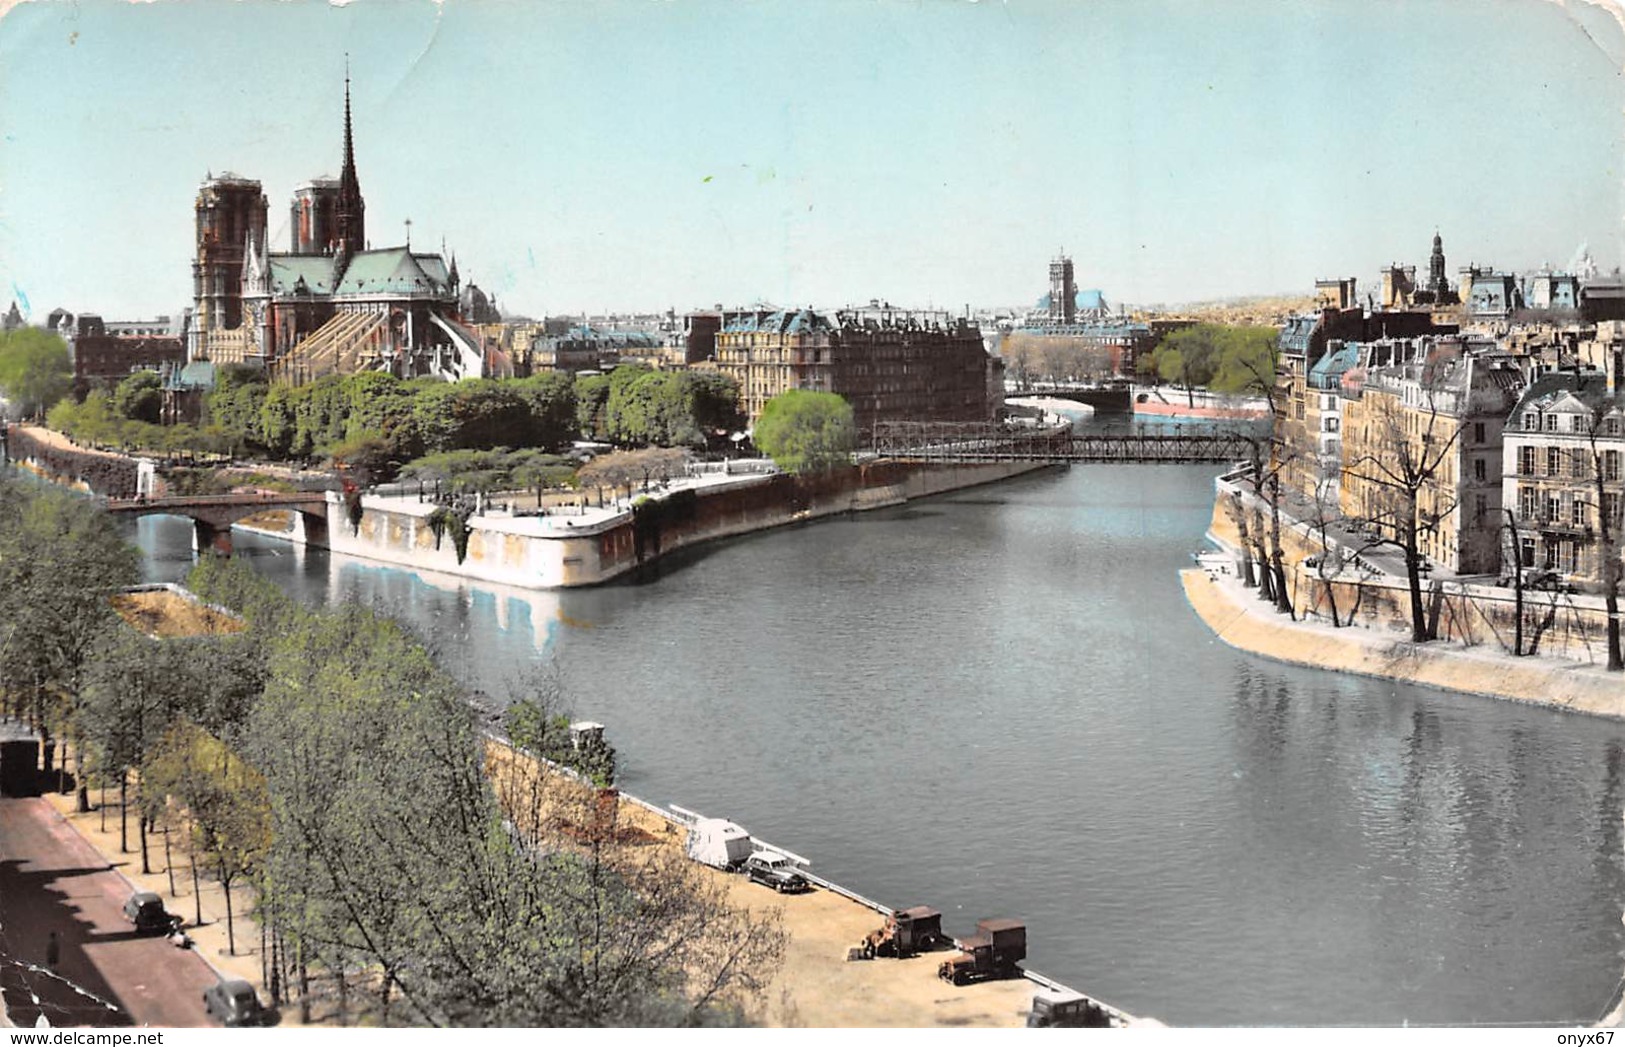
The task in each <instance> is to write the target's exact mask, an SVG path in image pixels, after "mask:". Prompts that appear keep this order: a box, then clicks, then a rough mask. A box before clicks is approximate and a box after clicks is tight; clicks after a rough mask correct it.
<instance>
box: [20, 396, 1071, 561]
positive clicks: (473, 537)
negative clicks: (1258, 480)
mask: <svg viewBox="0 0 1625 1047" xmlns="http://www.w3.org/2000/svg"><path fill="white" fill-rule="evenodd" d="M7 431H8V435H9V443H10V447H11V457H12V460H13V461H14V462H16V463H17V464H19V465H21V466H23V467H25V468H29V469H31V470H33V471H35V472H37V473H39V474H40V475H42V476H44V477H46V478H47V479H50V480H53V481H55V482H57V483H62V484H65V485H68V486H72V487H75V488H76V489H79V490H86V491H89V492H91V493H95V494H100V495H112V496H114V497H120V498H130V497H134V496H135V495H137V494H143V495H146V496H148V497H153V498H161V497H163V494H164V492H163V489H162V477H161V476H157V475H156V474H155V471H154V470H155V464H154V463H153V462H151V461H148V460H146V459H134V458H128V457H124V456H120V455H116V454H112V453H110V452H104V451H99V450H92V449H86V448H80V447H78V446H77V445H75V444H73V443H72V442H71V441H69V440H68V439H67V438H66V437H64V436H62V435H61V434H59V433H54V432H51V431H50V430H42V429H39V428H38V427H33V426H11V427H9V429H8V430H7ZM1052 468H1055V466H1054V465H1053V464H1052V463H1048V462H1040V461H1010V462H977V463H943V462H921V461H905V460H894V459H882V460H873V461H868V462H864V463H863V464H861V465H854V466H850V467H847V468H845V469H840V470H836V471H832V472H829V473H824V474H821V475H817V476H794V475H789V474H784V473H772V474H766V475H764V474H761V473H755V472H753V473H745V474H735V473H733V472H731V471H723V472H721V473H704V474H700V475H695V476H690V477H685V478H682V479H679V480H674V481H670V482H666V483H663V484H661V485H659V486H657V487H651V488H650V489H649V490H647V491H646V492H644V493H642V494H638V495H636V496H633V497H630V498H623V499H619V500H615V501H612V502H611V503H610V504H608V505H596V506H595V505H590V504H588V499H587V497H586V496H585V495H583V496H582V497H581V499H580V502H579V504H577V505H574V506H567V507H555V508H553V509H552V510H550V511H548V512H546V513H535V512H515V511H513V510H512V509H509V508H503V507H502V506H503V505H504V503H503V502H502V500H501V499H493V500H492V501H491V502H489V503H487V504H485V505H484V506H483V508H482V510H481V511H480V512H477V513H474V514H469V515H466V516H465V515H460V514H454V513H450V512H446V511H441V510H442V508H443V507H441V506H439V505H437V504H436V503H435V502H433V501H432V500H429V499H427V498H425V497H424V496H423V495H422V494H421V493H411V492H398V493H394V494H377V493H374V494H367V493H363V494H361V495H359V499H358V500H355V499H352V498H348V497H346V496H345V495H344V494H342V493H340V492H338V491H329V492H327V496H326V498H327V501H326V511H325V524H326V526H325V527H323V526H320V525H321V523H322V522H323V517H322V515H321V514H316V515H314V516H313V517H312V518H311V519H310V520H308V521H307V520H306V518H305V516H304V514H303V512H295V513H290V514H288V523H287V526H286V528H285V529H282V530H277V529H274V528H271V527H267V526H265V523H266V521H265V520H264V519H263V518H256V519H254V520H253V525H252V526H251V527H249V528H248V529H249V530H251V531H252V532H253V533H256V534H261V535H265V536H268V537H273V538H278V539H282V540H286V541H290V542H293V543H296V544H300V545H307V546H311V547H315V548H324V549H328V550H331V551H332V552H336V553H342V554H344V555H347V556H354V557H359V558H361V559H366V560H373V561H376V562H379V563H386V564H391V565H394V566H399V567H407V568H413V569H422V570H430V571H438V572H440V573H442V574H448V575H454V576H457V577H462V578H472V579H475V580H478V581H484V582H491V583H496V584H501V585H509V586H515V587H519V588H524V589H569V588H578V587H585V586H594V585H602V584H604V583H605V582H610V581H613V580H615V579H617V578H621V577H623V576H626V575H629V574H633V573H635V572H638V571H641V570H644V569H646V568H650V567H653V566H654V565H655V564H657V563H658V561H659V560H660V559H661V558H662V557H663V556H665V555H667V554H669V553H672V552H675V551H677V550H679V549H686V548H688V547H691V546H694V545H699V544H702V543H705V542H710V541H715V540H717V539H721V538H731V537H735V536H738V535H744V534H751V533H754V532H757V531H763V530H768V529H771V528H775V527H783V526H786V525H789V524H795V523H804V522H807V521H811V520H818V519H823V518H827V517H831V516H840V515H845V514H848V513H853V512H865V511H868V510H871V509H884V508H890V507H894V506H898V505H903V504H905V503H907V502H910V501H914V500H916V499H919V498H928V497H931V496H934V495H938V494H945V493H948V492H951V491H957V490H962V489H964V488H968V487H976V486H980V485H982V484H988V483H996V482H998V481H1000V480H1006V479H1010V478H1012V477H1016V476H1023V475H1026V474H1028V473H1033V472H1037V471H1039V470H1043V469H1052ZM358 509H359V515H358V514H357V512H356V510H358ZM238 526H242V525H241V524H239V525H238ZM322 532H325V533H322Z"/></svg>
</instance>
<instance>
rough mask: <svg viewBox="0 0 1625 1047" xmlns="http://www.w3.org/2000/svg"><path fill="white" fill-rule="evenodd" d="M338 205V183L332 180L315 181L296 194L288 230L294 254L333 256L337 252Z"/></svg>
mask: <svg viewBox="0 0 1625 1047" xmlns="http://www.w3.org/2000/svg"><path fill="white" fill-rule="evenodd" d="M338 202H339V183H338V181H337V180H336V179H332V178H312V179H311V180H310V181H308V182H306V183H305V184H304V185H302V186H300V187H299V188H297V189H295V190H294V191H293V207H292V210H291V212H290V214H289V215H288V229H289V230H290V239H291V241H292V243H291V245H290V250H291V251H292V252H293V253H294V254H332V253H333V252H334V251H335V250H336V249H337V247H338V230H337V224H336V220H335V218H334V215H335V214H336V212H337V211H338Z"/></svg>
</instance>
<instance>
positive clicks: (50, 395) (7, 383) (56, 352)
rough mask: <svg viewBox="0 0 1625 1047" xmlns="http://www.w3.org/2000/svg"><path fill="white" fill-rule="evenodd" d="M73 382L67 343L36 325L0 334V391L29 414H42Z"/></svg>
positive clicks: (41, 415)
mask: <svg viewBox="0 0 1625 1047" xmlns="http://www.w3.org/2000/svg"><path fill="white" fill-rule="evenodd" d="M72 386H73V363H72V361H71V360H70V359H69V356H68V345H67V343H66V342H64V341H63V340H62V339H61V338H60V337H58V336H57V335H54V334H51V333H49V332H46V331H42V330H40V329H39V328H37V327H23V328H19V329H18V330H15V331H8V332H6V333H4V334H0V393H4V394H5V396H6V399H8V400H10V401H12V402H13V403H14V404H16V406H17V408H18V410H20V411H21V412H22V413H23V414H24V415H27V416H30V417H35V418H38V417H43V416H44V414H45V412H46V411H47V410H48V409H50V407H51V406H52V405H54V404H55V403H56V402H57V401H58V400H60V399H62V398H63V397H64V396H66V395H67V394H68V390H69V389H70V388H71V387H72Z"/></svg>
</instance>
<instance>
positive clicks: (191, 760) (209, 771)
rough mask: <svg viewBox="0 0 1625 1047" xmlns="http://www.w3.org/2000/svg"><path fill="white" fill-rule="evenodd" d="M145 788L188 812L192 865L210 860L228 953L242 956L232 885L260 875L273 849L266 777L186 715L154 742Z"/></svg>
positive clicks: (145, 770) (145, 771) (145, 766)
mask: <svg viewBox="0 0 1625 1047" xmlns="http://www.w3.org/2000/svg"><path fill="white" fill-rule="evenodd" d="M142 784H143V788H144V789H145V790H149V791H151V792H152V793H153V794H154V795H155V796H159V797H164V798H167V799H170V800H173V801H175V802H177V803H179V804H180V805H181V807H182V808H184V811H185V815H186V821H187V824H188V827H189V828H190V829H191V835H192V838H193V841H194V842H193V846H192V848H191V850H192V855H193V857H192V863H193V869H194V871H195V870H196V868H197V866H198V864H199V862H200V861H203V862H207V863H208V864H209V865H210V866H211V867H212V868H213V870H214V873H215V877H216V879H218V880H219V881H220V886H221V889H222V891H223V892H224V893H225V898H226V951H227V953H229V954H230V955H236V953H237V935H236V928H235V921H234V920H233V919H232V893H231V887H232V884H233V883H235V882H237V881H238V880H240V879H241V878H242V877H243V876H245V875H247V874H249V873H251V872H253V871H255V870H256V869H257V868H258V867H259V865H260V863H261V862H262V861H263V859H264V856H265V853H266V851H267V850H268V849H269V848H270V845H271V836H270V833H271V810H270V796H269V794H268V793H267V791H266V786H265V777H264V776H263V775H261V774H260V773H259V772H258V771H256V770H255V769H254V768H253V767H251V766H249V765H248V764H247V763H245V762H244V761H243V759H242V757H241V756H239V755H238V754H237V753H236V752H234V751H233V750H232V749H231V747H230V746H227V745H226V744H225V743H223V742H222V741H220V739H218V738H216V737H214V736H213V735H211V734H209V732H207V731H205V730H203V729H202V728H200V727H198V726H197V725H196V724H193V723H192V722H191V721H190V720H188V719H186V718H185V717H180V718H177V719H176V720H174V721H173V722H172V723H171V724H170V726H169V727H168V728H167V729H166V730H165V732H164V733H163V734H162V735H161V736H160V737H159V738H157V739H156V740H154V742H153V744H152V746H151V749H150V754H149V757H148V759H147V760H146V762H145V763H144V764H143V767H142Z"/></svg>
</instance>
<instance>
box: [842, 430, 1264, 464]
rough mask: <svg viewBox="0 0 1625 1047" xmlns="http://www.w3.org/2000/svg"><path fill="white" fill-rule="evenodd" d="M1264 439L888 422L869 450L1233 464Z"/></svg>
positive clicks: (927, 455) (963, 457) (935, 456)
mask: <svg viewBox="0 0 1625 1047" xmlns="http://www.w3.org/2000/svg"><path fill="white" fill-rule="evenodd" d="M1264 439H1267V438H1266V437H1261V436H1260V435H1258V434H1255V433H1250V432H1244V431H1239V430H1218V431H1193V432H1174V433H1167V432H1152V433H1148V432H1143V431H1136V432H1131V433H1079V432H1074V431H1072V430H1071V429H1070V428H1065V427H1062V428H1056V429H1047V430H1021V429H1010V428H1006V427H1004V426H999V425H992V424H971V423H956V422H887V423H881V424H878V425H876V426H875V427H874V430H873V432H872V440H871V447H870V450H871V451H872V452H874V453H875V454H879V455H882V456H893V457H902V458H914V459H925V460H931V461H1017V460H1029V461H1054V462H1153V463H1154V462H1234V461H1240V460H1244V459H1247V458H1249V457H1251V456H1252V455H1253V454H1254V452H1255V448H1256V447H1257V446H1258V445H1259V443H1260V441H1261V440H1264Z"/></svg>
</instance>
